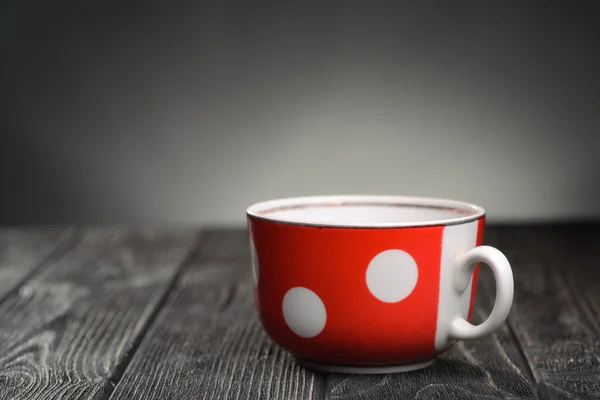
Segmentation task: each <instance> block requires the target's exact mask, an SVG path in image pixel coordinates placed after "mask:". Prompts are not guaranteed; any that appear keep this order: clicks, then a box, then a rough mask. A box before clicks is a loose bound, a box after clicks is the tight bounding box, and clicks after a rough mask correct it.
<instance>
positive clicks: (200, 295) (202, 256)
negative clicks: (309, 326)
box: [0, 223, 600, 400]
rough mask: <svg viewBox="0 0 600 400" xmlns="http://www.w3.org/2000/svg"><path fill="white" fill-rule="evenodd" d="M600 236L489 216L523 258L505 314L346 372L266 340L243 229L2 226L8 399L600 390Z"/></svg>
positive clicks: (578, 228)
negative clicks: (410, 355) (417, 362)
mask: <svg viewBox="0 0 600 400" xmlns="http://www.w3.org/2000/svg"><path fill="white" fill-rule="evenodd" d="M599 239H600V224H592V223H588V224H583V223H580V224H571V225H561V226H558V225H554V226H550V225H548V226H521V227H519V226H496V227H489V228H488V231H487V233H486V239H485V241H486V242H487V243H488V244H492V245H496V246H498V247H499V248H500V249H502V250H503V251H504V252H505V253H506V255H507V256H508V257H509V259H510V260H511V262H512V264H513V269H514V275H515V300H514V305H513V308H512V310H511V314H510V317H509V320H508V323H507V324H505V325H504V327H503V328H502V329H501V330H500V331H498V332H497V334H494V335H492V336H490V337H488V338H486V339H484V340H479V341H473V342H466V343H461V344H459V345H457V346H455V347H454V348H453V349H452V350H450V351H449V352H447V353H446V354H444V355H443V356H442V357H441V358H440V359H439V361H438V362H437V363H436V364H434V366H432V367H430V368H428V369H424V370H421V371H416V372H411V373H406V374H399V375H379V376H350V375H348V376H346V375H338V374H321V373H313V372H310V371H308V370H305V369H302V368H300V367H298V366H297V365H296V364H295V363H294V361H293V359H292V358H291V357H290V356H289V355H288V354H287V353H286V352H284V351H282V350H281V349H280V348H278V347H277V346H276V345H274V344H273V343H272V342H271V341H270V340H268V339H267V337H266V336H265V334H264V333H263V331H262V329H261V327H260V325H259V323H258V321H257V318H256V313H255V310H254V302H253V301H254V300H253V292H252V290H253V289H252V279H251V270H250V268H249V257H248V241H247V236H246V232H245V230H244V229H206V230H199V229H179V228H177V229H175V228H171V229H156V228H139V229H134V228H126V227H118V228H104V227H93V228H78V227H77V228H65V229H63V228H23V229H20V228H19V229H16V228H15V229H7V228H5V229H3V230H2V231H1V233H0V399H30V398H31V399H33V398H35V399H90V398H93V399H109V398H110V399H158V400H164V399H199V398H200V399H201V398H207V399H228V398H233V399H274V398H281V399H296V398H302V399H313V398H314V399H323V398H327V399H496V398H512V399H515V398H518V399H529V398H544V399H550V398H552V399H559V398H560V399H562V398H564V399H570V398H596V399H598V398H600V317H599V316H600V294H599V292H600V261H599V260H600V240H599ZM484 272H485V271H482V275H481V280H480V291H479V294H478V300H477V309H476V310H477V311H476V313H475V315H476V318H477V319H478V320H481V319H482V318H484V317H485V315H486V313H488V312H489V310H490V309H491V302H492V299H493V296H494V293H493V280H492V279H491V277H490V274H489V273H484Z"/></svg>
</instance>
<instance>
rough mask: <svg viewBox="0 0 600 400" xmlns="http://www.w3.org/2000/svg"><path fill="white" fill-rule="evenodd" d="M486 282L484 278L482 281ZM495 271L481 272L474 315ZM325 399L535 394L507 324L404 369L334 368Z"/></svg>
mask: <svg viewBox="0 0 600 400" xmlns="http://www.w3.org/2000/svg"><path fill="white" fill-rule="evenodd" d="M486 283H487V284H486ZM490 284H492V285H493V277H492V276H491V273H489V272H488V271H487V270H485V269H484V270H482V271H481V274H480V285H481V288H480V290H479V295H478V297H477V303H476V309H475V314H474V321H475V322H476V323H478V322H481V321H483V319H485V318H486V316H487V315H488V314H489V311H490V310H491V306H492V301H493V296H492V295H491V291H489V290H488V291H487V293H486V291H485V289H489V285H490ZM327 395H328V397H327V398H329V399H348V400H358V399H390V400H392V399H393V400H396V399H398V400H400V399H427V400H429V399H445V400H446V399H447V400H451V399H534V398H536V397H537V396H536V394H535V389H534V386H533V382H532V381H531V377H530V376H529V372H528V369H527V364H526V362H525V361H524V360H523V359H522V357H521V354H520V352H519V348H518V345H517V343H516V341H515V340H514V337H513V335H512V333H511V331H510V329H509V327H508V326H507V325H505V326H503V327H502V328H501V329H500V330H499V331H498V332H497V333H495V334H493V335H491V336H489V337H487V338H485V339H482V340H476V341H465V342H459V343H458V344H457V345H456V346H454V347H453V348H452V349H450V350H449V351H448V352H446V353H444V354H443V355H441V356H440V357H439V359H438V360H437V361H436V363H435V364H434V365H433V366H431V367H430V368H427V369H423V370H420V371H414V372H409V373H405V374H388V375H379V376H352V375H342V374H332V375H331V376H330V378H329V382H328V387H327Z"/></svg>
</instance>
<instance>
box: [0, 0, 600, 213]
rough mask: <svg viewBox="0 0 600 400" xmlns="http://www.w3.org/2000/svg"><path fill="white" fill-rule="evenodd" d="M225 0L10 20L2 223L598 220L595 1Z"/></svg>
mask: <svg viewBox="0 0 600 400" xmlns="http://www.w3.org/2000/svg"><path fill="white" fill-rule="evenodd" d="M215 3H219V4H218V5H212V6H206V5H203V4H201V3H200V2H195V3H194V2H188V3H185V2H176V1H172V2H163V3H162V5H161V6H156V5H150V4H148V3H132V2H129V3H128V2H114V3H110V2H75V1H73V2H61V1H56V2H54V1H53V2H41V1H38V2H37V3H36V2H33V1H29V2H27V1H25V2H23V1H14V0H11V1H9V2H8V3H5V4H4V6H3V9H2V11H1V12H0V18H1V20H0V32H1V36H0V51H1V53H0V57H1V63H0V132H1V142H0V163H1V164H0V168H1V171H2V188H3V191H2V195H1V196H0V223H2V224H21V223H27V224H31V223H35V224H38V223H65V222H78V223H116V222H123V223H130V222H149V223H157V222H158V223H209V224H218V223H225V224H235V225H238V224H244V223H245V221H244V210H245V207H246V206H247V205H248V204H249V203H252V202H255V201H259V200H263V199H269V198H277V197H285V196H293V195H308V194H330V193H336V194H338V193H371V194H374V193H381V194H410V195H426V196H442V197H449V198H456V199H461V200H467V201H472V202H476V203H478V204H480V205H483V206H484V207H485V208H486V209H487V210H488V215H489V219H490V220H491V221H514V220H520V221H530V220H540V219H550V220H554V219H567V218H583V217H590V216H596V217H597V216H600V206H599V204H600V182H599V179H598V174H599V172H600V160H599V157H598V148H599V146H598V143H600V140H598V139H596V136H595V135H597V130H598V128H599V126H600V124H599V123H600V117H599V115H598V111H597V110H598V107H597V106H598V104H599V100H600V98H599V94H600V91H599V88H600V85H599V79H598V77H597V75H598V71H600V68H599V67H600V62H599V57H598V51H599V42H598V39H597V38H598V37H600V35H597V32H595V30H597V25H598V20H599V16H600V14H599V12H598V5H595V3H597V2H593V1H588V2H583V1H582V2H564V3H563V4H562V5H560V3H556V4H544V5H543V6H536V5H535V4H533V3H529V4H527V3H523V2H513V3H510V4H509V3H508V2H502V4H494V5H490V4H491V3H490V2H485V3H484V2H471V3H466V2H437V3H434V2H412V3H410V4H412V5H411V6H408V5H398V4H401V3H391V2H390V3H386V4H380V3H377V2H364V4H363V5H360V6H358V5H354V4H353V3H349V2H345V3H333V2H321V3H314V4H311V3H304V4H303V5H296V6H293V7H292V6H290V5H284V4H278V5H273V4H269V5H266V3H258V2H239V3H233V2H215ZM498 3H500V2H498ZM290 4H291V3H290ZM407 4H408V3H407ZM417 4H419V6H417ZM484 4H485V5H484Z"/></svg>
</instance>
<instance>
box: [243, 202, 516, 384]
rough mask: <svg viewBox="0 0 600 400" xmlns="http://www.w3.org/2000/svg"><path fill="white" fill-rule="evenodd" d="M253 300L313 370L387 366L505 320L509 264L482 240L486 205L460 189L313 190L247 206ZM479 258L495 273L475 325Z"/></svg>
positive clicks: (433, 353) (419, 362)
mask: <svg viewBox="0 0 600 400" xmlns="http://www.w3.org/2000/svg"><path fill="white" fill-rule="evenodd" d="M247 221H248V230H249V234H250V251H251V258H252V268H253V276H254V282H255V287H256V306H257V311H258V316H259V319H260V321H261V323H262V325H263V327H264V329H265V331H266V332H267V334H268V335H269V336H270V337H271V338H272V340H274V341H275V342H276V343H278V344H279V345H280V346H281V347H283V348H284V349H286V350H287V351H289V352H290V353H292V354H293V355H294V356H295V357H296V358H297V359H298V361H299V362H300V363H301V364H302V365H305V366H307V367H311V368H314V369H319V370H325V371H332V372H347V373H353V372H357V373H380V372H381V373H383V372H397V371H407V370H412V369H418V368H422V367H425V366H428V365H430V364H431V363H433V360H435V358H436V357H437V355H439V354H440V353H441V352H443V351H445V350H447V349H448V348H449V347H451V346H452V345H453V344H454V343H455V342H456V340H460V339H475V338H479V337H482V336H485V335H488V334H490V333H492V332H493V331H495V330H496V329H498V328H499V327H500V326H501V325H502V323H503V322H504V320H505V319H506V317H507V315H508V311H509V310H510V305H511V303H512V290H513V289H512V283H513V282H512V272H511V270H510V265H509V264H508V261H507V260H506V258H505V257H504V256H503V255H502V253H500V252H499V251H498V250H496V249H494V248H492V247H489V246H482V239H483V230H484V223H485V211H484V210H483V209H482V208H481V207H478V206H475V205H472V204H468V203H463V202H458V201H454V200H443V199H432V198H416V197H402V196H316V197H302V198H290V199H281V200H271V201H266V202H262V203H258V204H255V205H252V206H250V207H249V208H248V210H247ZM479 262H485V263H486V264H488V265H489V266H490V267H491V268H492V271H493V272H494V274H495V276H496V282H497V297H496V304H495V306H494V310H493V311H492V313H491V314H490V317H488V319H487V320H486V321H485V322H484V323H482V324H480V325H478V326H473V325H471V324H470V323H469V322H468V321H469V320H470V318H471V314H472V311H473V305H474V303H475V295H476V291H477V276H478V271H479V265H478V264H479Z"/></svg>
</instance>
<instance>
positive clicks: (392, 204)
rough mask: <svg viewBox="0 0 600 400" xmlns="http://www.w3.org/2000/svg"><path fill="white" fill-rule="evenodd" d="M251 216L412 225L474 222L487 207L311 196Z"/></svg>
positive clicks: (264, 206)
mask: <svg viewBox="0 0 600 400" xmlns="http://www.w3.org/2000/svg"><path fill="white" fill-rule="evenodd" d="M247 214H248V215H249V216H252V217H255V218H260V219H266V220H269V221H274V222H279V223H287V224H295V225H310V226H320V227H374V228H376V227H398V228H399V227H408V226H430V225H454V224H460V223H465V222H470V221H474V220H476V219H478V218H480V217H482V216H483V215H484V214H485V211H484V209H483V208H481V207H479V206H476V205H474V204H469V203H465V202H461V201H456V200H446V199H437V198H429V197H407V196H357V195H346V196H311V197H296V198H288V199H278V200H270V201H265V202H261V203H257V204H254V205H252V206H250V207H249V208H248V210H247Z"/></svg>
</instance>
